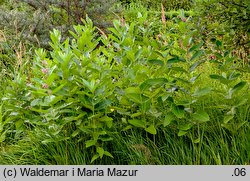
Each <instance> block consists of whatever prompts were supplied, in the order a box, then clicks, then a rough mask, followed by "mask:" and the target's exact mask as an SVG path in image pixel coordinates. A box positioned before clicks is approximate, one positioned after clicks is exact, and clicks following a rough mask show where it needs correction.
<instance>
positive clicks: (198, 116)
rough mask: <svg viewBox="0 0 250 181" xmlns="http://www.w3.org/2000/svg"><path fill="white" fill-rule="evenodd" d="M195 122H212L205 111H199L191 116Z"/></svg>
mask: <svg viewBox="0 0 250 181" xmlns="http://www.w3.org/2000/svg"><path fill="white" fill-rule="evenodd" d="M191 117H192V119H193V120H194V121H197V122H199V123H203V122H207V121H209V120H210V118H209V115H208V114H207V113H206V112H205V111H204V110H199V111H197V112H195V113H194V114H192V115H191Z"/></svg>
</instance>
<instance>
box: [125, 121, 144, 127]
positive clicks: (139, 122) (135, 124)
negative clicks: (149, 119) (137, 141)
mask: <svg viewBox="0 0 250 181" xmlns="http://www.w3.org/2000/svg"><path fill="white" fill-rule="evenodd" d="M128 122H129V123H130V124H132V125H133V126H135V127H139V128H145V122H144V121H143V120H139V119H130V120H128Z"/></svg>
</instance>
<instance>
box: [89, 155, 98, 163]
mask: <svg viewBox="0 0 250 181" xmlns="http://www.w3.org/2000/svg"><path fill="white" fill-rule="evenodd" d="M99 157H100V156H99V155H98V154H95V155H94V156H93V157H92V158H91V163H93V162H94V161H95V160H96V159H98V158H99Z"/></svg>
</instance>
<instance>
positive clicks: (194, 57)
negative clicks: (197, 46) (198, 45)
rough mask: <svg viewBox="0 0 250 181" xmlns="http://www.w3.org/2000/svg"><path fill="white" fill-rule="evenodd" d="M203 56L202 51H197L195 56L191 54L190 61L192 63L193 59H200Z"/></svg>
mask: <svg viewBox="0 0 250 181" xmlns="http://www.w3.org/2000/svg"><path fill="white" fill-rule="evenodd" d="M203 54H204V51H202V50H198V51H197V52H196V53H195V54H193V56H192V57H191V59H190V61H193V60H194V59H196V58H198V57H200V56H201V55H203Z"/></svg>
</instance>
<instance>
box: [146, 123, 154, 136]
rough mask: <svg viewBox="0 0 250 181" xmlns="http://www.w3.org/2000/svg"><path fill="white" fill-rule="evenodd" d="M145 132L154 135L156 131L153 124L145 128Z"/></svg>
mask: <svg viewBox="0 0 250 181" xmlns="http://www.w3.org/2000/svg"><path fill="white" fill-rule="evenodd" d="M145 131H147V132H148V133H150V134H156V129H155V127H154V125H153V124H151V125H150V126H149V127H147V128H145Z"/></svg>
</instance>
